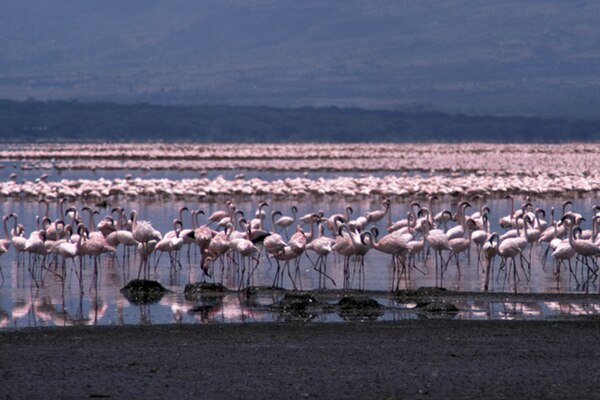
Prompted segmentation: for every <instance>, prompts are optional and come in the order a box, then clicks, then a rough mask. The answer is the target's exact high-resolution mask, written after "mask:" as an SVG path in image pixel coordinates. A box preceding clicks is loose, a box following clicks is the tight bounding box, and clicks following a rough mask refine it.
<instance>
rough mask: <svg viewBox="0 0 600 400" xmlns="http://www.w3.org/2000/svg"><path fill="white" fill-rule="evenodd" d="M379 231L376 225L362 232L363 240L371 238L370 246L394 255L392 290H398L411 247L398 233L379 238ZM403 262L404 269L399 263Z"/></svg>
mask: <svg viewBox="0 0 600 400" xmlns="http://www.w3.org/2000/svg"><path fill="white" fill-rule="evenodd" d="M378 233H379V231H378V230H377V228H376V227H373V229H372V230H371V231H367V232H364V233H362V235H361V236H362V237H363V240H364V238H369V242H370V243H369V246H370V247H372V248H374V249H375V250H377V251H380V252H382V253H385V254H389V255H391V256H392V264H393V271H392V282H393V283H392V290H397V289H398V288H399V285H400V279H401V278H402V273H404V272H406V271H405V268H406V266H405V264H404V258H405V257H406V255H407V254H408V252H409V251H410V247H409V246H408V243H407V242H406V241H405V240H404V239H402V238H401V237H400V236H398V235H394V234H387V235H385V236H383V237H382V238H381V239H379V240H377V234H378ZM399 262H400V263H402V271H400V268H399V266H398V263H399ZM406 279H407V284H408V273H407V274H406Z"/></svg>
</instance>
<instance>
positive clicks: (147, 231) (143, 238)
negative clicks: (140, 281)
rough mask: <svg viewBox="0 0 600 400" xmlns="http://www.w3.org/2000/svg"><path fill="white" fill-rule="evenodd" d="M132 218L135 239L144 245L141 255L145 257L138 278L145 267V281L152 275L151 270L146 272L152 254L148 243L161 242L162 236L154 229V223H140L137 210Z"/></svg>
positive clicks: (132, 213) (132, 214) (141, 262)
mask: <svg viewBox="0 0 600 400" xmlns="http://www.w3.org/2000/svg"><path fill="white" fill-rule="evenodd" d="M130 216H131V221H132V226H131V229H132V230H131V233H132V235H133V238H134V239H135V240H136V241H137V242H139V243H141V245H142V252H141V254H142V255H143V257H142V260H140V270H139V271H138V276H139V275H140V272H141V270H142V267H143V268H144V279H146V278H147V276H149V274H150V271H149V270H148V271H146V270H147V269H148V256H149V255H150V253H151V252H150V251H149V250H150V249H149V248H148V243H149V242H150V241H152V240H153V241H156V242H158V241H160V240H161V239H162V235H161V233H160V232H159V231H157V230H156V229H154V228H153V227H152V223H150V222H148V221H143V220H140V221H138V219H137V210H132V211H131V213H130ZM146 272H147V273H146Z"/></svg>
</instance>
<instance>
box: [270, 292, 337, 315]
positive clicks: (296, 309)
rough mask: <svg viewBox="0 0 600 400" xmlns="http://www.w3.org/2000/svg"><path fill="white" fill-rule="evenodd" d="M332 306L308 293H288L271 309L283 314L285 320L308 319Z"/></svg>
mask: <svg viewBox="0 0 600 400" xmlns="http://www.w3.org/2000/svg"><path fill="white" fill-rule="evenodd" d="M330 309H331V306H330V305H329V304H326V303H321V302H320V301H318V300H317V299H316V298H314V297H313V296H312V295H310V294H308V293H288V294H286V295H285V296H284V298H283V300H281V301H280V302H279V303H276V304H273V305H272V306H271V310H272V311H274V312H279V313H281V314H282V317H283V319H285V320H302V321H308V320H311V319H313V318H314V317H315V316H316V315H317V314H319V313H322V312H327V311H329V310H330Z"/></svg>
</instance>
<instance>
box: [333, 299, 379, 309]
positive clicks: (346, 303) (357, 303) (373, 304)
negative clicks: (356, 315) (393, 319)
mask: <svg viewBox="0 0 600 400" xmlns="http://www.w3.org/2000/svg"><path fill="white" fill-rule="evenodd" d="M337 305H338V307H339V308H340V309H341V310H358V309H361V310H364V309H375V310H380V309H382V308H383V306H382V305H381V304H379V303H378V302H377V301H376V300H373V299H369V298H363V297H344V298H342V299H341V300H340V301H339V302H338V304H337Z"/></svg>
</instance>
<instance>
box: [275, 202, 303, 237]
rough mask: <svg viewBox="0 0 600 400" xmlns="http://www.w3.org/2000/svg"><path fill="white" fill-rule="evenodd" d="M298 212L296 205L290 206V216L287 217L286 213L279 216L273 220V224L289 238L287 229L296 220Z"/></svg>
mask: <svg viewBox="0 0 600 400" xmlns="http://www.w3.org/2000/svg"><path fill="white" fill-rule="evenodd" d="M297 212H298V208H297V207H296V206H292V216H291V217H289V216H287V215H283V216H281V217H280V218H279V219H277V220H276V221H275V225H277V226H278V227H279V228H281V229H280V232H281V231H282V230H284V231H285V236H286V237H287V238H289V237H290V236H289V234H288V231H287V229H288V228H289V227H290V226H292V224H293V223H294V222H296V213H297Z"/></svg>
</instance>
